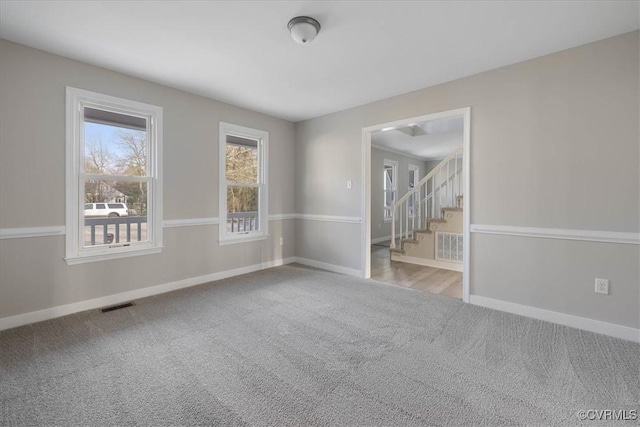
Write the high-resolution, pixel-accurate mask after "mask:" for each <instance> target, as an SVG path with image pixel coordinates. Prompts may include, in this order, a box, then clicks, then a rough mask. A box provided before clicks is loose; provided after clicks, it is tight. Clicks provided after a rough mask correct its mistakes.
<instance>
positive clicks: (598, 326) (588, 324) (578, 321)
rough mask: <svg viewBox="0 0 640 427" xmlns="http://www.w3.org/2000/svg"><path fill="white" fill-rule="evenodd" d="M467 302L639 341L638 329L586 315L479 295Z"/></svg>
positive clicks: (639, 333) (639, 331)
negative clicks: (576, 314)
mask: <svg viewBox="0 0 640 427" xmlns="http://www.w3.org/2000/svg"><path fill="white" fill-rule="evenodd" d="M469 302H470V303H471V304H473V305H478V306H481V307H487V308H492V309H494V310H499V311H506V312H507V313H512V314H518V315H520V316H526V317H531V318H533V319H538V320H544V321H546V322H551V323H556V324H558V325H563V326H569V327H571V328H576V329H582V330H584V331H589V332H595V333H597V334H604V335H608V336H611V337H615V338H620V339H623V340H628V341H633V342H636V343H640V329H635V328H630V327H628V326H622V325H616V324H615V323H607V322H602V321H600V320H593V319H588V318H586V317H579V316H574V315H571V314H565V313H560V312H557V311H551V310H545V309H543V308H537V307H531V306H527V305H520V304H516V303H513V302H507V301H501V300H497V299H493V298H487V297H483V296H479V295H471V296H470V300H469Z"/></svg>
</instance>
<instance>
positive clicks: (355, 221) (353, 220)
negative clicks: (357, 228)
mask: <svg viewBox="0 0 640 427" xmlns="http://www.w3.org/2000/svg"><path fill="white" fill-rule="evenodd" d="M296 218H297V219H304V220H309V221H328V222H348V223H353V224H360V223H362V218H360V217H357V216H334V215H314V214H297V215H296Z"/></svg>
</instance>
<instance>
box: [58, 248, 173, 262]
mask: <svg viewBox="0 0 640 427" xmlns="http://www.w3.org/2000/svg"><path fill="white" fill-rule="evenodd" d="M162 248H163V247H162V246H153V247H145V248H127V249H125V250H123V249H121V248H118V250H114V251H113V252H100V253H84V254H82V255H76V256H68V257H66V258H65V259H64V260H65V261H66V262H67V265H76V264H86V263H89V262H99V261H108V260H112V259H118V258H131V257H136V256H140V255H151V254H157V253H160V252H162Z"/></svg>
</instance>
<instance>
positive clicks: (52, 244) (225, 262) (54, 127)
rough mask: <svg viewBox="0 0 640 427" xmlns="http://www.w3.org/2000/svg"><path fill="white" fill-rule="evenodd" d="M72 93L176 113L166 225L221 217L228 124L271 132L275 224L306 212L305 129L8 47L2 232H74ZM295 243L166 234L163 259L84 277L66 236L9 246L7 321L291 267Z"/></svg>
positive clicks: (3, 310)
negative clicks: (226, 275) (298, 172)
mask: <svg viewBox="0 0 640 427" xmlns="http://www.w3.org/2000/svg"><path fill="white" fill-rule="evenodd" d="M67 85H69V86H74V87H78V88H82V89H87V90H91V91H95V92H100V93H105V94H108V95H113V96H117V97H122V98H127V99H132V100H136V101H141V102H146V103H150V104H154V105H158V106H161V107H163V108H164V219H165V220H167V219H189V218H205V217H217V216H218V122H219V121H225V122H230V123H235V124H238V125H242V126H248V127H252V128H256V129H261V130H265V131H268V132H269V137H270V138H269V143H270V147H269V162H270V167H269V184H270V185H269V187H270V188H269V213H270V214H283V213H293V212H294V202H293V194H294V171H293V167H292V165H293V162H294V127H295V125H294V124H293V123H290V122H287V121H284V120H280V119H275V118H272V117H269V116H266V115H263V114H258V113H255V112H252V111H248V110H244V109H241V108H237V107H233V106H230V105H226V104H223V103H220V102H216V101H213V100H210V99H206V98H203V97H199V96H195V95H192V94H189V93H185V92H181V91H178V90H174V89H170V88H168V87H164V86H160V85H157V84H154V83H150V82H147V81H143V80H140V79H136V78H133V77H129V76H126V75H123V74H119V73H115V72H112V71H108V70H105V69H101V68H98V67H94V66H90V65H86V64H83V63H80V62H76V61H72V60H69V59H65V58H62V57H59V56H55V55H51V54H48V53H45V52H42V51H38V50H35V49H31V48H27V47H24V46H21V45H17V44H14V43H10V42H7V41H4V40H1V41H0V112H1V120H2V126H1V128H0V194H1V197H2V203H1V204H0V227H1V228H18V227H38V226H60V225H64V223H65V206H64V203H65V86H67ZM294 232H295V220H285V221H270V222H269V234H270V237H269V239H268V240H266V241H261V242H252V243H242V244H237V245H229V246H224V247H220V246H218V242H217V238H218V236H217V234H218V226H217V225H207V226H194V227H178V228H165V230H164V244H165V248H164V250H163V251H162V253H160V254H158V255H146V256H139V257H134V258H127V259H119V260H113V261H104V262H95V263H89V264H81V265H74V266H68V265H67V264H66V263H65V261H64V260H63V257H64V236H59V237H40V238H37V237H34V238H24V239H5V240H0V253H1V255H2V256H1V257H0V291H1V298H0V317H7V316H12V315H17V314H22V313H28V312H32V311H36V310H42V309H45V308H50V307H55V306H59V305H64V304H69V303H74V302H78V301H83V300H87V299H92V298H98V297H102V296H106V295H111V294H117V293H121V292H125V291H131V290H135V289H140V288H144V287H148V286H152V285H158V284H164V283H168V282H172V281H178V280H182V279H187V278H192V277H198V276H202V275H206V274H210V273H215V272H219V271H225V270H230V269H234V268H239V267H244V266H249V265H255V264H260V263H262V262H265V261H272V260H277V259H281V258H286V257H291V256H293V255H294V254H295V247H294V243H295V238H294ZM281 236H282V237H284V242H285V244H284V246H280V244H279V238H280V237H281Z"/></svg>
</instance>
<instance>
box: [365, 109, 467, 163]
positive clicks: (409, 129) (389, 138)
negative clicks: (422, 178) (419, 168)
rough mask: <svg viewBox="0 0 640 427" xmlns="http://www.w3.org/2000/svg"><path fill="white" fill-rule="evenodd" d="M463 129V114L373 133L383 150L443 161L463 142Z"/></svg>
mask: <svg viewBox="0 0 640 427" xmlns="http://www.w3.org/2000/svg"><path fill="white" fill-rule="evenodd" d="M463 129H464V120H463V118H462V117H454V118H450V119H440V120H433V121H428V122H423V123H415V124H412V126H406V127H400V128H395V129H387V130H384V131H381V132H373V133H372V134H371V144H372V145H373V146H375V147H378V148H381V149H383V150H390V151H395V152H398V153H404V154H408V155H410V156H413V157H419V158H421V159H422V160H442V159H444V158H445V157H447V156H448V155H449V154H450V153H451V152H452V151H453V149H454V148H456V147H458V146H460V145H462V142H463V139H462V138H463Z"/></svg>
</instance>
